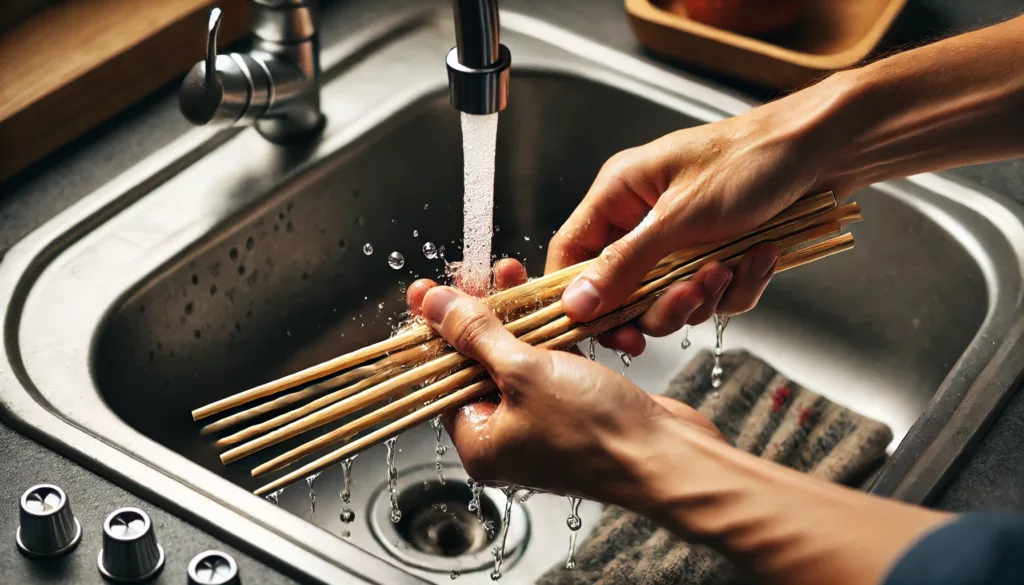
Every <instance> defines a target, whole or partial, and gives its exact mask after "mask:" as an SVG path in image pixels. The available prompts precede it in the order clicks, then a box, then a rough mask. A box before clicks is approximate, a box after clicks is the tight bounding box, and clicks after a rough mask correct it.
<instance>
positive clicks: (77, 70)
mask: <svg viewBox="0 0 1024 585" xmlns="http://www.w3.org/2000/svg"><path fill="white" fill-rule="evenodd" d="M213 5H219V6H220V7H221V8H223V9H224V21H223V24H222V26H221V30H220V36H219V42H220V44H221V45H225V44H228V43H230V42H233V41H235V40H238V39H239V38H241V37H243V36H245V35H246V34H248V32H249V9H248V0H152V1H145V2H140V1H139V0H62V1H60V2H57V3H56V4H54V5H52V6H49V7H47V8H45V9H43V10H42V11H41V12H39V13H37V14H35V15H34V16H32V17H30V18H29V19H28V20H26V21H24V22H22V23H20V24H18V25H14V28H11V29H10V30H8V31H7V32H5V33H3V36H0V64H2V66H0V181H3V180H5V179H7V178H9V177H11V176H12V175H13V174H14V173H16V172H17V171H18V170H20V169H22V168H24V167H25V166H27V165H29V164H30V163H32V162H33V161H36V160H38V159H40V158H42V157H43V156H44V155H46V154H48V153H50V152H52V151H54V150H56V149H57V148H59V147H60V146H62V145H64V144H67V143H68V142H69V141H71V140H72V139H74V138H76V137H77V136H80V135H81V134H82V133H84V132H85V131H87V130H89V129H90V128H93V127H95V126H96V125H97V124H99V123H100V122H103V121H104V120H107V119H109V118H111V117H112V116H114V115H115V114H117V113H118V112H119V111H121V110H122V109H124V108H125V107H126V106H128V105H130V104H132V103H134V102H136V101H138V100H139V99H140V98H142V97H143V96H145V95H146V94H147V93H149V92H151V91H153V90H154V89H156V88H158V87H160V86H161V85H163V84H165V83H167V82H168V81H170V80H171V79H173V78H175V77H176V76H178V75H181V74H182V73H184V72H185V71H187V70H188V69H189V68H190V67H192V65H193V64H194V63H195V62H197V61H199V60H201V59H202V58H203V55H204V54H205V42H206V40H205V39H206V22H207V14H208V12H209V9H210V7H211V6H213ZM0 192H2V189H0Z"/></svg>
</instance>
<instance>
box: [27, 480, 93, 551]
mask: <svg viewBox="0 0 1024 585" xmlns="http://www.w3.org/2000/svg"><path fill="white" fill-rule="evenodd" d="M18 513H19V519H20V524H19V525H18V533H17V535H16V539H17V541H18V549H20V550H21V552H23V553H25V554H26V555H28V556H30V557H55V556H59V555H62V554H65V553H67V552H69V551H71V550H72V549H73V548H75V547H76V546H77V545H78V543H79V542H80V541H81V540H82V525H81V524H79V523H78V520H77V519H76V518H75V515H74V514H73V513H72V512H71V503H70V502H69V501H68V497H67V495H66V494H65V493H64V490H62V489H60V488H59V487H57V486H55V485H50V484H40V485H37V486H33V487H31V488H29V489H28V491H26V492H25V493H24V494H22V496H21V508H20V510H19V512H18Z"/></svg>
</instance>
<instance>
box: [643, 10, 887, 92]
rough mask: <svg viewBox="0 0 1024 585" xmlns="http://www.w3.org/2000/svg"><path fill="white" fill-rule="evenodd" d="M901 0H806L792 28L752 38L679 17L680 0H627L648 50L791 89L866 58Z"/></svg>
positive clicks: (770, 85) (759, 82)
mask: <svg viewBox="0 0 1024 585" xmlns="http://www.w3.org/2000/svg"><path fill="white" fill-rule="evenodd" d="M906 1H907V0H804V3H803V8H802V11H801V14H800V16H799V18H798V19H797V21H796V23H794V24H793V26H792V27H790V28H789V29H787V30H785V31H781V32H778V33H774V34H772V35H771V36H765V37H762V38H754V37H750V36H745V35H742V34H738V33H735V32H730V31H726V30H722V29H719V28H715V27H713V26H709V25H706V24H702V23H699V22H696V21H694V20H691V19H689V18H687V17H686V16H685V14H686V11H685V8H684V6H683V2H682V0H658V1H655V0H625V3H626V12H627V14H629V21H630V25H631V26H632V28H633V33H634V34H635V35H636V37H637V40H639V41H640V43H641V44H642V45H644V46H645V47H646V48H647V49H649V50H650V51H652V52H654V53H657V54H659V55H662V56H665V57H668V58H670V59H674V60H678V61H681V62H684V63H689V64H693V65H697V66H699V67H703V68H705V69H709V70H711V71H715V72H718V73H723V74H726V75H730V76H733V77H736V78H739V79H743V80H745V81H750V82H753V83H756V84H758V85H763V86H766V87H771V88H776V89H790V88H794V87H799V86H802V85H806V84H807V83H810V82H812V81H814V80H816V79H818V78H820V77H822V76H824V75H826V74H828V73H830V72H832V71H836V70H838V69H844V68H846V67H850V66H851V65H854V64H856V63H858V62H859V61H861V60H863V59H864V58H865V57H867V56H868V55H869V54H870V53H871V51H872V50H874V48H875V47H876V46H878V43H879V42H880V41H881V40H882V37H883V36H884V35H885V33H886V32H887V31H888V30H889V27H890V26H892V23H893V21H894V20H895V19H896V17H897V16H898V15H899V13H900V11H901V10H902V9H903V6H904V5H905V4H906Z"/></svg>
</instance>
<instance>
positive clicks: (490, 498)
mask: <svg viewBox="0 0 1024 585" xmlns="http://www.w3.org/2000/svg"><path fill="white" fill-rule="evenodd" d="M444 474H445V477H446V481H445V483H443V484H442V483H441V482H440V481H438V479H437V471H436V470H435V469H434V467H432V466H430V467H421V468H414V469H410V470H405V471H400V472H399V474H398V477H399V481H398V505H399V507H400V508H401V510H402V519H401V521H399V522H398V523H397V524H396V523H393V522H391V499H390V496H389V493H388V489H387V484H386V483H385V484H383V485H382V486H381V487H380V488H378V489H377V491H376V493H375V495H374V497H373V499H372V500H371V503H370V507H371V509H370V514H369V515H368V516H369V518H370V526H371V528H372V530H373V534H374V536H376V537H377V539H378V540H379V541H380V543H381V544H382V545H383V546H384V548H385V549H386V550H387V551H388V553H390V554H391V555H392V556H394V557H395V558H397V559H398V560H400V561H402V562H404V563H407V564H409V565H412V566H414V567H418V568H421V569H427V570H430V571H438V572H450V571H463V572H466V571H474V570H477V569H482V568H484V567H490V566H491V565H492V564H493V562H494V559H493V557H492V555H491V548H492V547H494V546H495V545H497V540H498V539H499V538H500V537H501V522H502V514H503V513H504V510H505V502H506V498H505V494H503V493H502V492H501V491H500V490H496V489H492V488H485V489H484V490H483V492H482V493H481V494H480V509H481V516H482V518H483V521H484V524H487V526H486V528H485V526H484V524H481V522H480V520H479V519H478V518H477V516H476V513H475V512H471V511H470V510H469V501H470V499H471V498H472V491H471V490H470V487H469V484H468V483H467V482H466V480H467V476H466V472H465V471H464V470H463V469H462V468H460V467H446V468H445V472H444ZM528 523H529V519H528V516H527V514H526V511H525V510H524V509H523V506H521V505H520V504H518V503H513V504H512V516H511V521H510V523H509V531H508V540H507V541H506V543H505V562H504V566H506V567H508V566H511V564H512V563H513V562H515V560H516V558H518V557H519V555H520V554H521V553H522V549H523V547H524V546H525V540H526V535H527V533H528V532H529V530H528V528H529V527H528Z"/></svg>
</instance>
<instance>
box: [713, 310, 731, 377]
mask: <svg viewBox="0 0 1024 585" xmlns="http://www.w3.org/2000/svg"><path fill="white" fill-rule="evenodd" d="M713 319H714V321H715V349H714V351H713V352H712V353H713V354H714V356H715V365H714V366H713V367H712V368H711V387H712V388H718V387H720V386H721V385H722V335H723V334H724V333H725V327H726V325H728V324H729V317H725V316H720V315H715V316H714V317H713Z"/></svg>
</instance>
